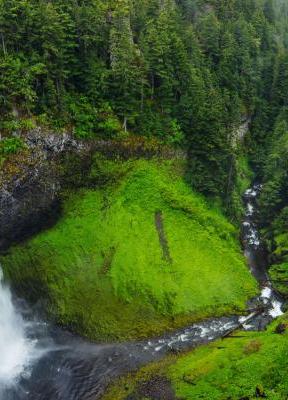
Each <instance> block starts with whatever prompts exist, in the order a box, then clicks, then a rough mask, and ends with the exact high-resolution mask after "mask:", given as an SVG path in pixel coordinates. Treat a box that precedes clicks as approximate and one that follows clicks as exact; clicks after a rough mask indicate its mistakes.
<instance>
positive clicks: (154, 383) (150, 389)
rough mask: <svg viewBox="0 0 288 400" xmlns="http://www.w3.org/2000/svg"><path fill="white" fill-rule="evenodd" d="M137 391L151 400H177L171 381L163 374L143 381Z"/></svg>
mask: <svg viewBox="0 0 288 400" xmlns="http://www.w3.org/2000/svg"><path fill="white" fill-rule="evenodd" d="M137 391H138V393H139V395H140V396H142V398H143V397H144V398H148V399H151V400H163V399H165V400H176V397H175V392H174V390H173V388H172V385H171V382H170V381H169V380H168V379H167V378H165V377H162V376H156V377H154V378H152V379H150V380H149V381H148V382H145V383H143V384H142V385H140V387H139V388H138V390H137ZM140 398H141V397H140Z"/></svg>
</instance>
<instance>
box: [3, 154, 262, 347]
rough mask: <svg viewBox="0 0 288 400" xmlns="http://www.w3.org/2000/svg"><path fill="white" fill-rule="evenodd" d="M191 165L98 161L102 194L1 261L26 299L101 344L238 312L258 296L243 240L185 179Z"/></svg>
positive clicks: (83, 194)
mask: <svg viewBox="0 0 288 400" xmlns="http://www.w3.org/2000/svg"><path fill="white" fill-rule="evenodd" d="M184 171H185V163H184V161H182V160H172V161H160V160H158V161H157V160H150V161H147V160H136V161H125V162H120V161H117V162H114V161H109V160H106V159H103V158H100V156H99V155H96V156H95V162H94V166H93V168H92V171H91V176H90V178H91V179H92V178H93V179H96V180H97V179H98V181H99V182H102V186H99V184H98V185H97V187H96V188H92V189H83V190H80V191H78V192H75V193H72V194H69V195H67V198H66V200H65V202H64V209H63V215H62V217H61V219H60V220H59V221H58V223H57V224H56V225H55V226H54V227H53V228H51V229H48V230H46V231H44V232H42V233H40V234H39V235H37V236H36V237H34V238H33V239H31V240H29V241H28V242H27V243H24V244H22V245H18V246H16V247H13V248H12V249H11V250H10V251H9V254H8V255H6V256H4V257H2V258H1V263H2V264H3V268H4V271H5V275H6V277H8V278H9V279H10V280H11V281H12V282H13V284H14V285H15V287H16V288H17V289H18V291H20V292H21V291H22V293H26V295H30V298H31V300H34V301H35V300H37V299H38V298H41V297H44V298H45V299H46V300H47V302H48V309H49V312H50V315H51V316H53V317H55V319H56V321H57V322H58V323H60V324H62V325H66V326H69V327H71V328H73V329H74V331H76V332H78V333H81V334H83V335H86V336H88V337H90V338H91V339H104V340H111V339H128V338H139V337H146V336H149V335H150V336H151V335H156V334H158V333H160V332H163V331H165V330H168V329H173V328H175V327H177V326H183V325H185V324H188V323H190V322H191V321H195V320H199V319H203V318H205V317H209V316H212V315H213V316H215V315H224V314H230V313H237V312H240V311H242V312H243V310H244V309H245V302H246V300H247V299H248V298H249V297H252V296H253V295H254V294H255V293H256V287H257V285H256V282H255V281H254V280H253V278H252V277H251V275H250V272H249V271H248V268H247V265H246V263H245V260H244V257H243V256H242V255H241V250H240V246H239V244H238V232H237V230H236V229H235V228H234V227H233V225H231V224H230V223H229V222H228V221H227V219H226V218H225V217H224V216H223V215H222V213H221V211H220V209H218V208H215V207H211V206H209V205H208V203H207V201H205V200H204V198H203V197H201V196H200V195H198V194H196V193H195V192H191V189H190V188H189V186H188V185H187V184H186V183H185V181H184V180H183V174H184Z"/></svg>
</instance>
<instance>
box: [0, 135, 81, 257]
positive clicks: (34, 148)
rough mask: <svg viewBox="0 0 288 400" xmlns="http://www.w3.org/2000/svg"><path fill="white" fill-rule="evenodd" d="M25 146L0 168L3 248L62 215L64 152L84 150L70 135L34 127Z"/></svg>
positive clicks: (0, 233)
mask: <svg viewBox="0 0 288 400" xmlns="http://www.w3.org/2000/svg"><path fill="white" fill-rule="evenodd" d="M25 143H26V149H25V151H23V152H22V153H21V154H20V155H17V156H13V157H11V159H9V160H8V161H7V162H6V163H5V164H4V166H3V167H2V168H1V170H0V250H5V249H6V248H7V247H8V246H9V244H10V243H11V242H13V241H17V240H19V239H20V238H21V239H23V238H25V236H29V235H31V234H33V233H35V232H36V231H37V230H39V229H40V228H41V227H43V226H48V225H49V224H51V223H53V222H54V221H55V219H56V218H57V217H58V215H59V210H60V203H59V194H60V190H61V185H62V180H63V169H62V168H61V160H60V159H61V155H63V154H64V153H65V154H67V153H78V154H80V153H81V152H83V145H82V144H81V143H80V142H77V141H75V140H73V139H72V138H71V137H70V136H69V135H67V134H65V135H56V134H52V133H47V132H43V131H42V130H41V129H40V128H37V129H34V130H32V131H31V132H29V133H28V134H27V136H25Z"/></svg>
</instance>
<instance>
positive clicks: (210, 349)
mask: <svg viewBox="0 0 288 400" xmlns="http://www.w3.org/2000/svg"><path fill="white" fill-rule="evenodd" d="M277 327H278V329H277ZM287 327H288V319H287V316H284V317H281V319H280V320H278V321H277V322H275V323H274V324H273V325H272V326H270V327H269V329H268V331H267V332H241V333H239V335H236V334H235V336H236V338H230V339H225V340H219V341H217V342H215V343H212V344H210V345H208V346H205V347H204V346H203V347H199V348H198V349H196V350H195V351H193V352H190V353H188V354H185V355H183V356H180V357H179V356H178V357H177V356H171V357H168V358H167V359H165V360H164V361H161V362H160V363H155V364H152V365H150V366H148V367H145V368H143V369H142V370H140V371H139V372H138V373H136V374H135V375H130V376H128V377H125V378H122V379H121V380H120V381H118V382H117V384H116V385H114V386H112V387H111V388H110V389H109V390H108V391H107V393H106V395H105V396H104V398H103V400H112V399H113V400H126V399H127V400H128V398H129V399H131V400H132V399H135V400H142V399H143V400H144V399H145V400H146V399H147V400H149V399H156V398H157V399H158V398H160V397H157V393H159V390H161V391H162V393H164V394H163V397H161V398H163V399H167V400H168V399H169V400H178V399H179V400H180V399H181V400H200V399H205V400H224V399H225V400H226V399H227V400H228V399H231V400H239V399H243V400H244V399H247V400H252V399H258V398H266V399H270V400H286V399H287V388H288V363H287V354H288V331H287ZM285 328H286V331H285V332H284V333H282V334H279V333H278V334H276V333H275V330H276V331H277V330H278V331H282V330H284V329H285ZM237 336H238V337H237Z"/></svg>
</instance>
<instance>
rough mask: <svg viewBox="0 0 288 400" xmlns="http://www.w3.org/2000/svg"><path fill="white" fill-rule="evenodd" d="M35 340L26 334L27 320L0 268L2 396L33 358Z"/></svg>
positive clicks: (0, 374)
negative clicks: (19, 310) (15, 302)
mask: <svg viewBox="0 0 288 400" xmlns="http://www.w3.org/2000/svg"><path fill="white" fill-rule="evenodd" d="M34 347H35V342H34V341H33V340H31V339H29V338H28V337H27V336H26V327H25V321H24V319H23V317H22V316H21V314H20V313H19V312H18V311H17V310H16V308H15V306H14V304H13V301H12V294H11V291H10V288H9V287H8V286H7V285H6V284H5V283H4V281H3V273H2V270H1V268H0V357H1V361H0V397H1V390H3V389H5V388H6V387H9V386H11V385H13V384H14V383H15V382H16V381H17V378H19V377H20V376H21V375H22V374H23V373H24V371H25V370H26V368H27V366H28V365H29V363H30V361H31V359H32V358H33V353H34V351H33V350H34Z"/></svg>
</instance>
